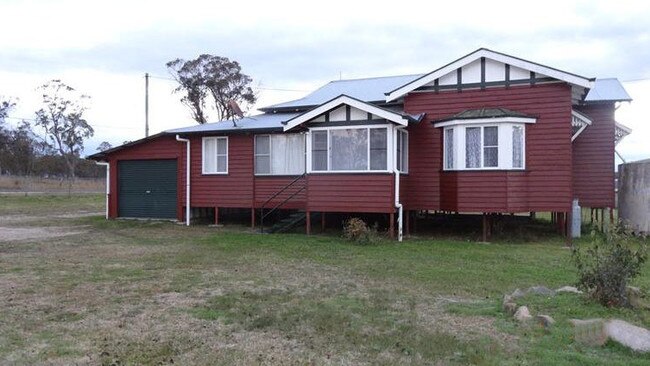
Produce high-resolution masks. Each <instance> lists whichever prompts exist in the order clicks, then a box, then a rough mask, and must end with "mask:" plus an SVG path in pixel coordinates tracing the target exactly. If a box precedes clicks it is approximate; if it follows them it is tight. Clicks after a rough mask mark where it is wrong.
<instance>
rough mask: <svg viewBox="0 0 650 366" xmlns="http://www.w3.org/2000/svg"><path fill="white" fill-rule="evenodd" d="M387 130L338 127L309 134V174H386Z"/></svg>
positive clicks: (380, 128) (387, 153) (387, 156)
mask: <svg viewBox="0 0 650 366" xmlns="http://www.w3.org/2000/svg"><path fill="white" fill-rule="evenodd" d="M388 141H389V133H388V128H387V127H351V128H347V127H342V128H329V129H318V130H312V131H311V140H310V144H311V146H310V148H311V170H312V171H315V172H363V171H367V172H372V171H388V160H389V159H388V158H389V146H388Z"/></svg>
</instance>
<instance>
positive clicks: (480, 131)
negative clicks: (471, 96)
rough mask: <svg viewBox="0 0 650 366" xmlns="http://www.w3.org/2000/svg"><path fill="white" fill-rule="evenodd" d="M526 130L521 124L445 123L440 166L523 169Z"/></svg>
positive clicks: (448, 168)
mask: <svg viewBox="0 0 650 366" xmlns="http://www.w3.org/2000/svg"><path fill="white" fill-rule="evenodd" d="M525 131H526V129H525V125H524V124H523V123H521V124H520V123H490V124H472V123H468V122H466V123H463V124H458V125H451V126H449V125H448V126H445V127H444V130H443V169H444V170H482V169H485V170H490V169H492V170H494V169H499V170H509V169H524V168H525Z"/></svg>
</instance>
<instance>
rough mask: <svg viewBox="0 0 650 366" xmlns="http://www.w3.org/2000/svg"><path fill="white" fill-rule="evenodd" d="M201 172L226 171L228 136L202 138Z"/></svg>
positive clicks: (221, 172)
mask: <svg viewBox="0 0 650 366" xmlns="http://www.w3.org/2000/svg"><path fill="white" fill-rule="evenodd" d="M202 156H203V174H227V173H228V137H204V138H203V154H202Z"/></svg>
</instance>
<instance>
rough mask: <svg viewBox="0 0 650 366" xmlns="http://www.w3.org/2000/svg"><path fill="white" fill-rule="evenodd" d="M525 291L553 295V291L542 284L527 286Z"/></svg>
mask: <svg viewBox="0 0 650 366" xmlns="http://www.w3.org/2000/svg"><path fill="white" fill-rule="evenodd" d="M526 293H528V294H533V295H543V296H555V291H553V290H551V289H550V288H548V287H544V286H533V287H531V288H529V289H528V290H527V291H526Z"/></svg>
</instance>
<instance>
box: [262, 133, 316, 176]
mask: <svg viewBox="0 0 650 366" xmlns="http://www.w3.org/2000/svg"><path fill="white" fill-rule="evenodd" d="M304 172H305V138H304V135H302V134H296V133H293V134H282V135H257V136H255V174H257V175H300V174H303V173H304Z"/></svg>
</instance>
